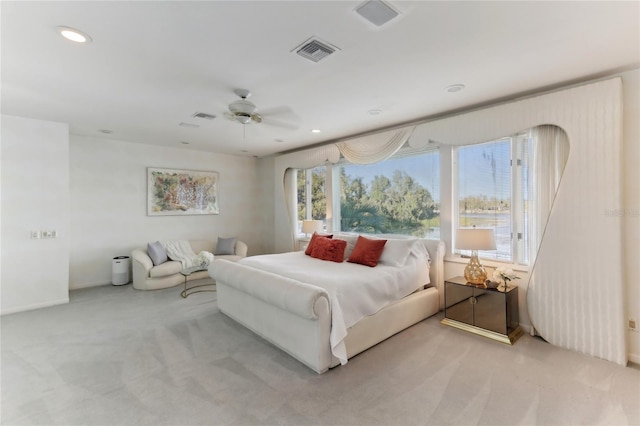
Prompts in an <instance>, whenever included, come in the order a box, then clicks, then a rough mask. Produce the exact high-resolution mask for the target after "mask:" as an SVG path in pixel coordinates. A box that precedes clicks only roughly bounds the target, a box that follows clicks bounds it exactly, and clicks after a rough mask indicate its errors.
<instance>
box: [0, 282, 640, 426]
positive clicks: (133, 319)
mask: <svg viewBox="0 0 640 426" xmlns="http://www.w3.org/2000/svg"><path fill="white" fill-rule="evenodd" d="M181 289H182V287H174V288H170V289H165V290H157V291H136V290H134V289H133V288H132V287H131V286H130V285H127V286H121V287H115V286H103V287H97V288H90V289H84V290H76V291H72V292H71V294H70V298H71V302H70V303H69V304H67V305H61V306H56V307H51V308H47V309H40V310H36V311H31V312H24V313H19V314H13V315H6V316H3V317H1V318H0V321H1V331H2V335H1V344H2V348H1V355H2V358H1V385H2V388H1V390H0V391H1V394H0V395H1V396H0V398H1V400H0V408H1V417H0V421H1V422H2V424H4V425H21V424H28V425H35V424H46V425H196V424H204V425H252V424H268V425H576V424H581V425H582V424H585V425H589V424H592V425H639V424H640V409H639V401H640V370H638V369H637V368H634V367H620V366H618V365H615V364H612V363H610V362H607V361H603V360H599V359H596V358H593V357H590V356H587V355H581V354H578V353H575V352H571V351H567V350H564V349H560V348H557V347H554V346H552V345H549V344H547V343H545V342H544V341H542V340H540V339H537V338H532V337H530V336H527V335H525V336H523V337H522V338H521V339H520V340H519V341H518V342H517V343H516V344H515V345H514V346H513V347H510V346H508V345H504V344H501V343H497V342H494V341H492V340H489V339H486V338H484V337H480V336H475V335H471V334H468V333H466V332H464V331H460V330H456V329H453V328H450V327H446V326H444V325H441V324H440V322H439V321H440V319H441V317H442V316H441V315H436V316H434V317H431V318H429V319H427V320H425V321H422V322H421V323H419V324H417V325H415V326H413V327H411V328H409V329H407V330H405V331H403V332H401V333H399V334H397V335H396V336H393V337H392V338H390V339H388V340H386V341H384V342H382V343H381V344H379V345H377V346H375V347H373V348H371V349H369V350H368V351H366V352H364V353H362V354H360V355H358V356H357V357H355V358H353V359H351V360H350V361H349V363H348V364H347V365H345V366H342V367H337V368H334V369H332V370H330V371H329V372H327V373H325V374H323V375H318V374H316V373H314V372H313V371H311V370H310V369H308V368H307V367H305V366H304V365H302V364H300V363H299V362H298V361H296V360H294V359H293V358H291V357H290V356H288V355H287V354H285V353H284V352H282V351H280V350H279V349H277V348H275V347H273V346H272V345H270V344H269V343H267V342H265V341H264V340H262V339H261V338H259V337H257V336H256V335H254V334H253V333H251V332H250V331H248V330H247V329H245V328H243V327H242V326H240V325H238V324H237V323H235V322H234V321H232V320H231V319H229V318H227V317H225V316H224V315H223V314H221V313H220V312H219V311H218V308H217V305H216V293H198V294H194V295H192V296H189V297H188V298H187V299H183V298H181V297H180V296H179V293H180V290H181Z"/></svg>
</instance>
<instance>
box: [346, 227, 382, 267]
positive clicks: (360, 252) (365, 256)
mask: <svg viewBox="0 0 640 426" xmlns="http://www.w3.org/2000/svg"><path fill="white" fill-rule="evenodd" d="M386 242H387V240H370V239H369V238H365V237H363V236H362V235H359V236H358V241H357V242H356V246H355V247H354V248H353V252H352V253H351V256H349V259H347V262H351V263H360V264H361V265H366V266H371V267H374V266H376V265H377V264H378V260H379V259H380V256H381V255H382V250H384V245H385V244H386Z"/></svg>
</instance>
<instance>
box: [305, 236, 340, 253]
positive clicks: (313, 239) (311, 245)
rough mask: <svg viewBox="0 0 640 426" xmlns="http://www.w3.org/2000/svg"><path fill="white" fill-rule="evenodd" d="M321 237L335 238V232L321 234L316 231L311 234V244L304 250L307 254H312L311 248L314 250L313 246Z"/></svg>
mask: <svg viewBox="0 0 640 426" xmlns="http://www.w3.org/2000/svg"><path fill="white" fill-rule="evenodd" d="M319 238H333V234H331V235H320V234H318V233H317V232H314V233H313V235H312V236H311V240H310V241H309V245H308V246H307V249H306V250H305V251H304V254H306V255H307V256H311V250H313V246H314V244H315V243H316V240H317V239H319Z"/></svg>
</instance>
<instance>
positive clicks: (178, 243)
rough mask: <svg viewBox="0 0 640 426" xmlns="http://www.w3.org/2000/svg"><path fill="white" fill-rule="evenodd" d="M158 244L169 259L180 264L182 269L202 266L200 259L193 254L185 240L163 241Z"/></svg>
mask: <svg viewBox="0 0 640 426" xmlns="http://www.w3.org/2000/svg"><path fill="white" fill-rule="evenodd" d="M160 244H161V245H162V247H164V249H165V250H166V251H167V256H168V257H169V259H171V260H178V261H180V263H182V269H186V268H191V267H192V266H198V265H201V264H202V258H201V257H200V256H198V255H197V254H195V253H194V251H193V249H192V248H191V244H189V241H187V240H164V241H160Z"/></svg>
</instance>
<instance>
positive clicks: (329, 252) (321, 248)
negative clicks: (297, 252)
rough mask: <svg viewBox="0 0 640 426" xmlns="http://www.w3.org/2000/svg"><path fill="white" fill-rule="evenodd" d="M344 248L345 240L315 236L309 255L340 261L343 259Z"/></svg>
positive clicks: (345, 245)
mask: <svg viewBox="0 0 640 426" xmlns="http://www.w3.org/2000/svg"><path fill="white" fill-rule="evenodd" d="M346 248H347V242H346V241H344V240H332V239H330V238H316V241H315V244H314V245H313V250H311V257H315V258H316V259H321V260H330V261H332V262H339V263H341V262H343V261H344V250H345V249H346Z"/></svg>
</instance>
